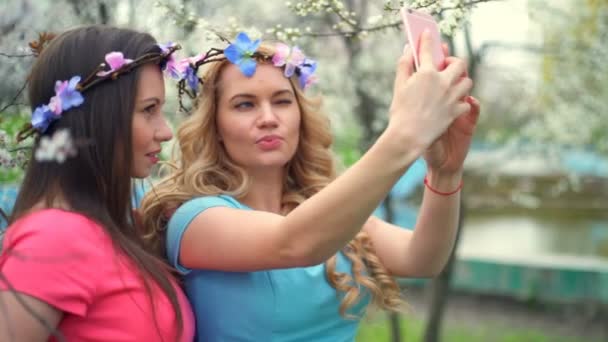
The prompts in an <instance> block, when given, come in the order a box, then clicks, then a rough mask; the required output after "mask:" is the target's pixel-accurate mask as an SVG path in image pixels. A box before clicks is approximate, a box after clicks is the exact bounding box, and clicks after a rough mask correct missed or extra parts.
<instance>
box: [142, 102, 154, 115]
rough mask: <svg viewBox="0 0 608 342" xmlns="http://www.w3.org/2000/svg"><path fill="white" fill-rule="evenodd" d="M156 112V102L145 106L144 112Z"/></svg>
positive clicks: (151, 113) (150, 113)
mask: <svg viewBox="0 0 608 342" xmlns="http://www.w3.org/2000/svg"><path fill="white" fill-rule="evenodd" d="M155 112H156V104H151V105H149V106H147V107H146V108H144V113H146V114H149V115H153V114H154V113H155Z"/></svg>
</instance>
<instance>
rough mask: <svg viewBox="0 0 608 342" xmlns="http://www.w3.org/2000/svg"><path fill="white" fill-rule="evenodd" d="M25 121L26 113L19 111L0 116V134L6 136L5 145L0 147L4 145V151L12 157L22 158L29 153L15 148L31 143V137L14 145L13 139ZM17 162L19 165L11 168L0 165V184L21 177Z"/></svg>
mask: <svg viewBox="0 0 608 342" xmlns="http://www.w3.org/2000/svg"><path fill="white" fill-rule="evenodd" d="M26 122H27V115H25V114H20V113H13V114H7V113H3V114H2V118H0V134H2V133H4V134H5V136H6V138H7V141H6V142H5V146H0V148H2V147H4V149H5V151H8V152H9V154H10V155H11V156H12V157H13V158H17V159H23V158H25V157H26V155H27V154H28V153H29V152H25V151H26V150H21V151H22V152H17V150H16V149H17V148H22V147H26V146H28V145H31V139H27V140H26V141H24V142H22V143H21V144H20V145H19V146H17V145H16V140H15V137H16V136H17V132H19V130H20V129H21V128H22V127H23V125H24V124H25V123H26ZM18 154H19V156H18ZM19 164H20V165H17V167H12V168H7V167H3V166H0V184H3V183H16V182H18V181H20V180H21V179H22V177H23V165H22V164H21V163H19Z"/></svg>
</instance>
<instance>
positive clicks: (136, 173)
mask: <svg viewBox="0 0 608 342" xmlns="http://www.w3.org/2000/svg"><path fill="white" fill-rule="evenodd" d="M149 175H150V169H145V170H144V169H141V170H133V172H132V174H131V177H132V178H146V177H148V176H149Z"/></svg>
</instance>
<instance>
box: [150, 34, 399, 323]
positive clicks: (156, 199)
mask: <svg viewBox="0 0 608 342" xmlns="http://www.w3.org/2000/svg"><path fill="white" fill-rule="evenodd" d="M258 52H260V53H261V54H262V55H264V56H271V55H272V54H273V53H274V49H273V48H272V47H271V46H269V45H265V44H262V45H261V46H260V48H259V49H258ZM228 63H229V62H226V61H223V62H217V63H210V64H207V65H205V67H206V68H205V69H204V71H203V80H204V85H203V87H202V90H201V92H200V93H199V95H198V97H197V99H196V107H195V109H194V111H193V113H192V115H191V116H189V117H188V118H187V119H186V120H184V122H183V123H182V124H181V125H180V126H179V128H178V130H177V135H176V136H177V142H178V143H177V144H176V145H175V149H174V151H173V156H172V160H171V162H170V163H168V164H167V165H165V168H164V171H166V176H165V177H164V178H163V179H162V180H161V181H160V182H159V183H158V184H156V185H155V186H154V187H153V188H152V189H151V190H150V191H149V192H148V193H147V194H146V195H145V196H144V198H143V200H142V203H141V212H142V220H143V225H142V226H143V227H145V228H144V229H145V231H144V240H145V242H146V244H147V247H148V248H149V249H151V250H153V251H154V252H155V253H158V254H159V255H160V256H163V257H164V256H166V250H165V240H166V237H165V229H166V225H167V222H168V217H170V215H171V212H172V211H173V210H175V209H176V208H177V207H179V206H180V205H181V204H183V203H184V202H186V201H188V200H190V199H192V198H194V197H199V196H214V195H219V194H225V195H230V196H233V197H235V198H237V199H238V198H242V197H244V196H245V195H246V194H247V191H248V189H249V185H250V183H251V179H250V177H249V176H248V175H247V173H246V172H245V170H244V169H243V168H242V167H240V166H239V165H237V164H235V163H234V162H233V161H232V160H231V159H230V157H229V156H228V154H227V153H226V151H225V149H224V147H223V146H222V145H221V144H220V141H219V139H218V133H217V123H216V110H217V98H218V95H219V94H218V88H219V87H218V80H219V79H220V76H221V72H222V70H223V69H224V67H225V66H226V65H227V64H228ZM290 83H291V85H292V88H293V90H294V92H295V95H296V99H297V102H298V105H299V108H300V113H301V124H300V140H299V145H298V147H297V150H296V153H295V155H294V157H293V159H292V160H291V161H290V162H289V163H288V164H287V165H286V168H287V173H286V174H287V177H286V179H285V180H284V182H283V189H284V191H283V197H282V210H281V211H282V214H287V213H289V212H290V211H291V210H293V209H294V208H295V207H297V206H298V205H299V204H300V203H302V202H303V201H305V200H306V199H307V198H309V197H311V196H312V195H314V194H315V193H317V192H319V191H320V190H321V189H323V188H324V187H325V186H326V185H328V184H329V183H330V182H331V181H332V180H333V179H334V178H335V177H336V166H335V163H334V158H333V155H332V152H331V149H330V148H331V144H332V135H331V130H330V126H329V120H328V118H327V116H325V115H324V114H323V113H322V112H321V110H320V108H321V99H320V98H309V97H307V96H305V95H304V93H303V91H302V90H301V89H300V87H299V85H298V82H297V79H296V78H295V76H294V77H293V78H292V79H291V80H290ZM167 166H168V169H167ZM342 253H343V254H344V255H345V256H346V257H347V258H348V259H349V260H350V261H351V263H352V274H353V276H351V275H350V274H347V273H339V272H336V259H337V258H336V255H334V256H332V257H331V258H330V259H329V260H327V262H326V263H325V265H326V277H327V280H328V282H329V283H330V284H331V286H333V287H334V288H335V289H336V290H338V291H341V292H342V293H343V299H342V301H341V304H340V314H341V315H342V316H344V317H352V316H351V315H349V314H347V312H348V310H349V309H350V308H351V307H352V306H354V305H355V304H356V303H357V302H359V300H360V299H361V297H362V295H363V293H362V291H361V287H360V285H362V286H363V287H365V288H367V289H368V290H369V292H370V293H371V295H372V304H374V305H375V306H377V307H378V308H380V309H384V310H389V311H401V310H402V309H403V308H404V304H405V302H404V301H403V298H402V295H401V291H400V288H399V286H398V285H397V283H396V282H395V280H394V278H393V277H392V276H391V275H390V274H389V272H388V270H387V269H386V267H385V266H384V265H383V264H382V262H381V261H380V259H379V258H378V256H377V255H376V253H375V251H374V246H373V244H372V241H371V239H370V237H369V235H368V234H367V233H366V232H360V233H358V234H357V236H356V237H355V238H354V239H353V240H351V241H350V242H349V243H348V245H347V246H346V247H345V248H344V249H343V250H342ZM353 278H354V279H353Z"/></svg>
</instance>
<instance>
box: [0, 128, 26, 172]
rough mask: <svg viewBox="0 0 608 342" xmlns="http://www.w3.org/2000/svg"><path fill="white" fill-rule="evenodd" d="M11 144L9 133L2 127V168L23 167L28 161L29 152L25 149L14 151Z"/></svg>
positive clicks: (0, 164)
mask: <svg viewBox="0 0 608 342" xmlns="http://www.w3.org/2000/svg"><path fill="white" fill-rule="evenodd" d="M11 145H12V144H11V141H10V137H9V134H8V133H7V132H6V131H4V130H2V129H0V169H2V168H4V169H14V168H17V167H22V166H23V165H24V164H25V163H26V162H27V157H28V156H27V153H26V152H25V151H24V150H17V151H14V148H13V147H12V146H11Z"/></svg>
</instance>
